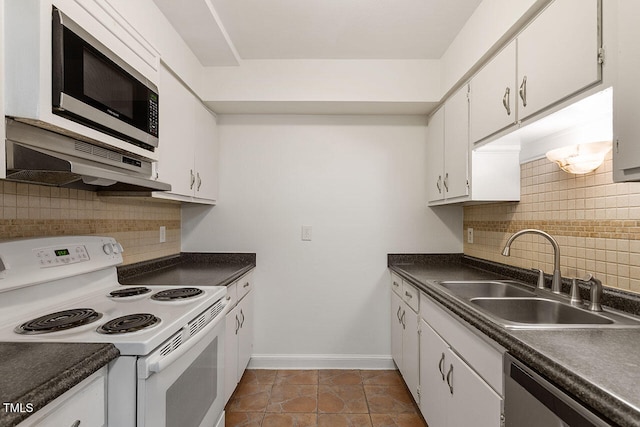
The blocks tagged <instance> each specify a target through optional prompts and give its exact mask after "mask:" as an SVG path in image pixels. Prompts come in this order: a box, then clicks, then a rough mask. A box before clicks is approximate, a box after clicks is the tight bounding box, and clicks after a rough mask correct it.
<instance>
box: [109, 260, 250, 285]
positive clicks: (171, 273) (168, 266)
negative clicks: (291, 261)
mask: <svg viewBox="0 0 640 427" xmlns="http://www.w3.org/2000/svg"><path fill="white" fill-rule="evenodd" d="M255 266H256V255H255V254H242V253H181V254H180V255H178V256H172V257H166V258H161V259H157V260H152V261H146V262H141V263H137V264H131V265H125V266H121V267H118V280H119V281H120V283H121V284H123V285H138V286H153V285H164V286H174V285H176V286H227V285H229V284H231V283H233V282H234V281H236V280H237V279H238V278H240V277H241V276H242V275H244V274H245V273H247V272H248V271H250V270H251V269H253V268H254V267H255Z"/></svg>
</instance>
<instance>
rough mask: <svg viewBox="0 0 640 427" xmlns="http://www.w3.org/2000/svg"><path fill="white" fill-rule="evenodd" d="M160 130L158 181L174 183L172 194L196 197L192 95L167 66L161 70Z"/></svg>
mask: <svg viewBox="0 0 640 427" xmlns="http://www.w3.org/2000/svg"><path fill="white" fill-rule="evenodd" d="M160 91H161V95H160V105H159V109H160V111H159V114H160V117H159V119H160V128H159V142H158V153H159V160H158V164H157V172H158V179H159V180H160V181H164V182H167V183H169V184H171V193H173V194H179V195H183V196H191V195H193V189H192V183H191V173H194V174H195V172H194V165H193V151H194V148H195V147H194V139H195V126H193V114H192V113H193V110H194V109H193V102H194V101H193V99H194V97H193V95H192V94H191V93H190V92H189V91H188V90H187V89H186V88H185V87H184V86H183V85H182V83H181V82H180V81H179V80H178V79H177V78H176V77H175V76H174V75H173V74H172V73H171V71H169V70H168V69H167V68H165V67H164V66H163V67H162V68H161V70H160Z"/></svg>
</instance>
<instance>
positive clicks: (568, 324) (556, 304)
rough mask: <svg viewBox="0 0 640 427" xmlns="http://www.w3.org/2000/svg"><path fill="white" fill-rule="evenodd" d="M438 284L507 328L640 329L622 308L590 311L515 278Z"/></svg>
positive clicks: (635, 321)
mask: <svg viewBox="0 0 640 427" xmlns="http://www.w3.org/2000/svg"><path fill="white" fill-rule="evenodd" d="M437 284H438V285H440V286H441V287H443V288H444V289H446V291H447V292H449V293H450V294H452V295H453V296H455V297H457V298H459V299H460V300H461V301H462V302H463V303H465V304H466V305H468V306H470V307H472V308H474V309H476V310H477V311H478V312H480V313H482V314H484V315H485V316H487V317H489V318H491V319H492V320H493V321H494V322H495V323H497V324H499V325H501V326H502V327H504V328H507V329H576V328H595V329H602V328H605V329H609V328H613V329H616V328H638V327H640V318H639V317H636V316H632V315H630V314H627V313H623V312H620V311H616V310H612V309H609V308H607V309H605V310H604V311H601V312H593V311H589V310H588V309H587V307H586V306H580V307H578V306H573V305H571V304H570V303H569V299H568V297H567V296H564V295H558V294H554V293H552V292H550V291H548V290H540V289H535V288H528V287H526V286H524V285H522V284H520V283H519V282H516V281H511V280H475V281H442V282H437Z"/></svg>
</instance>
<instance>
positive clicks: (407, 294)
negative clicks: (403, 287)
mask: <svg viewBox="0 0 640 427" xmlns="http://www.w3.org/2000/svg"><path fill="white" fill-rule="evenodd" d="M404 294H405V295H406V296H408V297H409V298H413V295H411V294H410V293H409V292H407V291H405V292H404Z"/></svg>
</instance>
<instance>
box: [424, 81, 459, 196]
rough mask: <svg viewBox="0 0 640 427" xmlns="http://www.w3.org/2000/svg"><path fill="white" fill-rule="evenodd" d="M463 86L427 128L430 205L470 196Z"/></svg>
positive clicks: (437, 112) (432, 118)
mask: <svg viewBox="0 0 640 427" xmlns="http://www.w3.org/2000/svg"><path fill="white" fill-rule="evenodd" d="M468 108H469V106H468V101H467V91H466V86H464V87H463V88H462V89H460V90H459V91H458V92H456V93H455V94H454V95H453V96H452V97H451V98H449V99H448V100H447V101H446V102H445V104H444V106H443V107H442V108H440V109H439V110H438V111H436V112H435V114H434V115H433V116H431V119H430V120H429V126H428V128H427V168H428V172H427V179H428V183H427V197H428V200H429V202H430V203H433V202H441V201H444V200H451V199H456V198H459V197H465V196H467V195H468V194H469V187H468V185H467V184H468V180H467V161H468V155H469V151H468V150H469V133H468V129H469V128H468V126H469V112H468Z"/></svg>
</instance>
